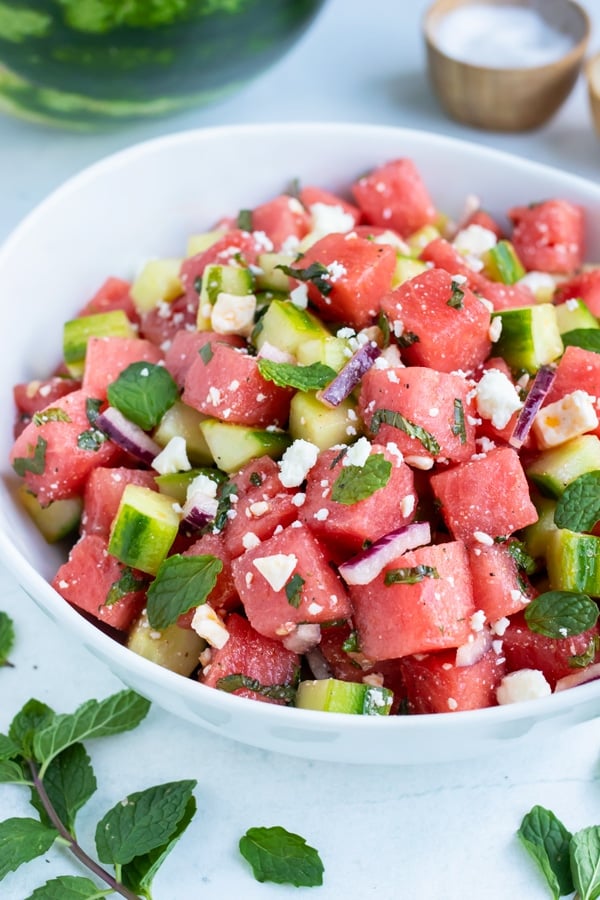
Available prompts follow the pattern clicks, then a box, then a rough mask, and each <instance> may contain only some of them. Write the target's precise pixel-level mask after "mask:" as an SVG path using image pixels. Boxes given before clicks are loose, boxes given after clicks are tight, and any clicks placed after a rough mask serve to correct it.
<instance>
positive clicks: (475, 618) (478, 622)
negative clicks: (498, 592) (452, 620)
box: [470, 609, 485, 631]
mask: <svg viewBox="0 0 600 900" xmlns="http://www.w3.org/2000/svg"><path fill="white" fill-rule="evenodd" d="M470 623H471V628H472V630H473V631H482V630H483V626H484V625H485V613H484V611H483V610H482V609H478V610H476V611H475V612H474V613H473V615H472V616H471V619H470Z"/></svg>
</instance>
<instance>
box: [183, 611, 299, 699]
mask: <svg viewBox="0 0 600 900" xmlns="http://www.w3.org/2000/svg"><path fill="white" fill-rule="evenodd" d="M226 626H227V630H228V632H229V638H228V640H227V643H226V644H225V646H224V647H222V648H221V649H220V650H213V651H212V658H211V661H210V664H209V665H207V666H205V667H204V669H203V671H202V674H201V675H200V681H201V682H202V684H206V685H208V686H209V687H218V685H219V680H220V679H221V678H226V677H227V676H228V675H247V676H248V677H249V678H253V679H255V680H256V681H258V682H259V683H260V684H261V685H263V686H271V685H277V684H288V685H293V684H294V682H295V680H296V677H297V672H298V667H299V665H300V658H299V657H298V655H297V654H296V653H292V651H291V650H286V648H285V647H284V646H283V645H282V643H281V641H272V640H270V639H269V638H268V637H264V635H262V634H259V633H258V631H255V629H254V628H253V627H252V626H251V625H250V623H249V622H247V621H246V619H244V618H242V616H240V615H238V614H237V613H231V615H229V616H228V617H227V619H226ZM234 693H235V694H237V695H238V696H240V697H249V698H250V699H252V700H261V701H262V702H263V703H279V704H280V705H281V704H282V703H283V701H281V700H274V699H271V698H269V697H265V696H263V695H262V694H258V693H256V691H250V690H247V689H245V688H239V689H238V690H236V691H234Z"/></svg>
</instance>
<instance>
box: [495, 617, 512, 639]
mask: <svg viewBox="0 0 600 900" xmlns="http://www.w3.org/2000/svg"><path fill="white" fill-rule="evenodd" d="M509 625H510V619H509V618H508V617H507V616H502V618H501V619H498V621H497V622H493V623H492V631H493V632H494V634H497V635H498V637H502V636H503V635H504V632H505V631H506V629H507V628H508V626H509Z"/></svg>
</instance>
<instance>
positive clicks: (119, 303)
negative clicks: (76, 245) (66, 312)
mask: <svg viewBox="0 0 600 900" xmlns="http://www.w3.org/2000/svg"><path fill="white" fill-rule="evenodd" d="M130 289H131V284H130V283H129V282H128V281H124V279H122V278H115V277H114V276H111V277H109V278H107V279H106V281H105V282H104V283H103V284H102V285H101V286H100V288H99V289H98V290H97V291H96V293H95V294H94V296H93V297H92V298H91V299H90V300H88V302H87V303H86V305H85V306H84V307H83V309H81V310H80V312H79V315H80V316H92V315H94V314H95V313H104V312H111V311H112V310H114V309H122V310H123V312H124V313H125V315H126V316H127V318H128V319H129V321H130V322H138V320H139V316H138V312H137V310H136V308H135V305H134V303H133V300H132V299H131V295H130V293H129V291H130Z"/></svg>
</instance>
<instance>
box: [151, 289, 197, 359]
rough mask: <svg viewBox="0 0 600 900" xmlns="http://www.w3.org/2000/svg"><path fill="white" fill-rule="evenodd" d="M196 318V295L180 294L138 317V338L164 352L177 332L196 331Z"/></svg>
mask: <svg viewBox="0 0 600 900" xmlns="http://www.w3.org/2000/svg"><path fill="white" fill-rule="evenodd" d="M197 317H198V294H193V295H191V296H190V295H187V294H182V296H181V297H177V298H176V299H175V300H172V301H171V302H170V303H159V304H157V306H154V307H153V308H152V309H150V310H148V311H147V312H145V313H142V315H141V317H140V330H139V335H140V337H143V338H146V339H147V340H149V341H152V343H153V344H156V346H157V347H160V349H161V350H162V351H163V352H164V351H166V350H168V348H169V346H170V345H171V341H172V340H173V338H174V337H175V335H176V334H177V332H178V331H181V330H182V329H185V330H191V331H195V330H196V319H197Z"/></svg>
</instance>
